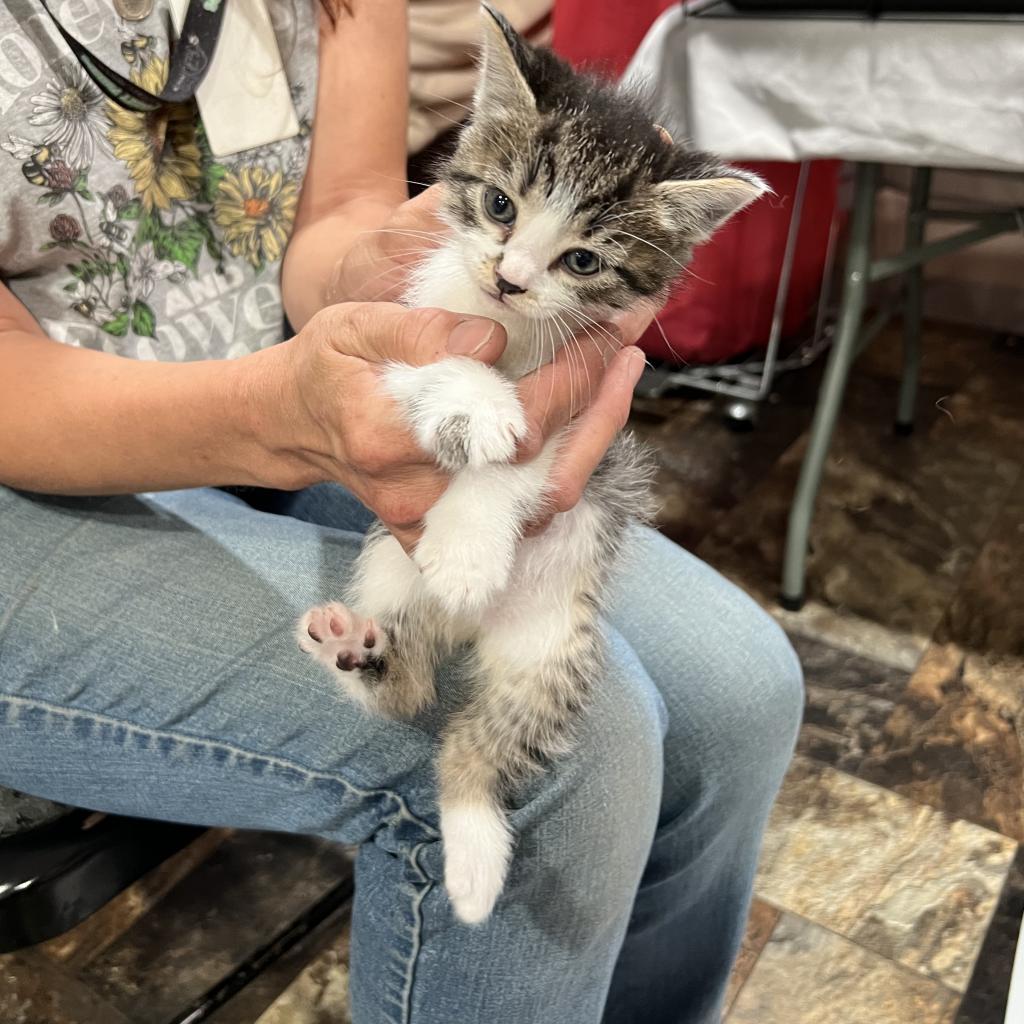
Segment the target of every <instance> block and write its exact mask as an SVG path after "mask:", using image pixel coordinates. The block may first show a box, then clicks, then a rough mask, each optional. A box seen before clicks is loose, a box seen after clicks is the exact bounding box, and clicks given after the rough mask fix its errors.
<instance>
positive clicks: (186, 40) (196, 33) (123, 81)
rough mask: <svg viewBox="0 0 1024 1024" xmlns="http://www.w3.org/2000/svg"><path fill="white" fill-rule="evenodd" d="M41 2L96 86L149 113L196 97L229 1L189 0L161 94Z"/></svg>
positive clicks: (129, 106) (126, 105)
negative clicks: (85, 41)
mask: <svg viewBox="0 0 1024 1024" xmlns="http://www.w3.org/2000/svg"><path fill="white" fill-rule="evenodd" d="M39 2H40V3H41V4H42V6H43V9H44V10H45V11H46V13H47V14H48V15H49V16H50V18H51V20H52V21H53V23H54V25H55V26H56V27H57V31H58V32H59V33H60V34H61V36H63V38H64V41H65V42H66V43H67V44H68V46H69V47H70V48H71V52H72V53H73V54H74V55H75V57H76V58H77V59H78V63H79V64H81V65H82V68H83V70H84V71H85V73H86V74H87V75H88V76H89V77H90V78H91V79H92V80H93V82H95V83H96V86H97V88H98V89H99V90H100V91H101V92H103V93H104V94H105V95H106V96H107V97H109V98H110V99H112V100H113V101H114V102H115V103H117V104H119V105H120V106H122V107H125V108H127V109H128V110H135V111H138V112H140V113H150V112H151V111H154V110H159V109H160V108H161V107H162V106H164V105H165V104H167V103H184V102H186V101H188V100H190V99H192V97H193V96H195V94H196V89H198V88H199V83H200V82H202V80H203V77H204V76H205V75H206V72H207V70H208V69H209V67H210V61H211V60H212V59H213V51H214V50H215V49H216V47H217V37H218V36H219V35H220V27H221V22H222V21H223V20H224V7H225V5H226V4H227V3H228V0H189V5H188V13H187V14H186V15H185V24H184V25H182V27H181V35H180V37H179V39H178V42H177V43H176V44H175V46H174V49H173V50H172V51H171V59H170V65H169V67H168V71H167V84H166V85H165V86H164V88H163V89H162V90H161V92H160V93H159V94H158V95H154V94H153V93H151V92H149V91H148V90H146V89H143V88H142V87H141V86H139V85H136V84H135V83H134V82H133V81H131V79H129V78H125V77H124V75H119V74H118V73H117V72H116V71H114V70H113V69H111V68H109V67H108V66H107V65H106V64H104V63H103V61H101V60H100V59H99V58H97V57H95V56H93V54H91V53H90V52H89V51H88V50H87V49H86V48H85V47H84V46H83V45H82V44H81V43H80V42H79V41H78V40H77V39H75V37H74V36H72V35H71V34H70V33H69V32H67V31H65V29H64V27H63V26H62V25H61V23H60V22H59V21H58V20H57V17H56V15H55V14H54V13H53V11H51V10H50V6H49V4H48V3H47V0H39Z"/></svg>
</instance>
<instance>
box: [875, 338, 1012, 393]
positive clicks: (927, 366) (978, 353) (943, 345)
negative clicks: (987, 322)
mask: <svg viewBox="0 0 1024 1024" xmlns="http://www.w3.org/2000/svg"><path fill="white" fill-rule="evenodd" d="M994 341H995V334H994V333H993V332H992V331H988V330H985V329H983V328H973V327H965V326H964V325H962V324H952V323H940V322H937V321H925V323H924V326H923V329H922V333H921V383H922V385H924V386H925V387H929V388H938V389H940V390H944V391H946V392H950V391H954V390H956V389H957V388H958V387H960V386H961V385H962V384H963V382H964V381H965V380H966V379H967V378H968V377H970V376H971V375H972V374H976V373H985V372H986V371H987V373H989V374H994V373H998V372H999V371H1002V372H1004V373H1005V372H1006V366H1007V365H1009V360H1012V359H1013V356H1012V354H1011V353H1000V352H999V351H998V350H997V349H996V347H995V345H994ZM857 371H858V372H859V373H862V374H865V375H868V376H871V377H880V378H883V379H885V380H888V381H892V382H895V381H899V380H900V378H901V377H902V376H903V323H902V321H901V320H894V321H893V322H892V323H891V324H890V325H889V326H888V327H887V328H886V329H885V330H884V331H882V333H881V334H879V336H878V337H877V338H876V339H875V340H874V341H873V342H872V343H871V345H870V347H869V348H868V349H867V350H866V351H865V352H864V354H863V355H862V356H861V357H860V358H859V359H858V360H857Z"/></svg>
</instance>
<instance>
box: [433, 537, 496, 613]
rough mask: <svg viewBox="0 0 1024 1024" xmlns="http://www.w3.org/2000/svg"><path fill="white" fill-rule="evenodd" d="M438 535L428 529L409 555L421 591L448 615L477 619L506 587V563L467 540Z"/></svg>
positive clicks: (492, 551)
mask: <svg viewBox="0 0 1024 1024" xmlns="http://www.w3.org/2000/svg"><path fill="white" fill-rule="evenodd" d="M438 532H439V531H434V530H431V529H430V528H429V527H428V529H427V530H426V532H425V533H424V534H423V537H422V538H421V540H420V542H419V543H418V544H417V545H416V550H415V552H414V553H413V561H414V562H415V563H416V565H417V566H418V568H419V570H420V575H421V576H422V577H423V584H424V587H425V588H426V590H427V593H429V594H430V596H431V597H433V598H434V600H435V601H437V602H438V603H439V604H440V605H441V607H442V608H444V609H445V610H446V611H447V612H448V613H449V614H450V615H456V616H459V615H477V614H479V613H480V612H482V611H483V610H484V609H485V608H486V607H487V606H488V605H489V604H490V603H491V601H492V600H493V599H494V598H495V597H496V596H497V594H499V593H500V592H501V591H502V590H504V589H505V587H506V586H507V584H508V578H509V571H510V568H509V562H508V560H507V559H505V558H502V557H500V555H498V554H496V553H495V551H494V550H493V549H485V548H482V547H481V545H479V544H474V543H473V542H472V539H471V538H469V537H455V538H451V537H446V538H439V537H438V536H437V533H438Z"/></svg>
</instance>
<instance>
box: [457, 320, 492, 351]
mask: <svg viewBox="0 0 1024 1024" xmlns="http://www.w3.org/2000/svg"><path fill="white" fill-rule="evenodd" d="M494 326H495V325H494V321H493V320H482V319H474V320H463V321H461V322H460V323H458V324H456V325H455V328H454V329H453V330H452V333H451V334H449V335H448V351H449V352H451V354H452V355H453V356H475V355H476V354H477V352H479V351H480V349H482V348H483V347H484V345H486V344H487V342H489V341H490V340H491V335H492V334H494Z"/></svg>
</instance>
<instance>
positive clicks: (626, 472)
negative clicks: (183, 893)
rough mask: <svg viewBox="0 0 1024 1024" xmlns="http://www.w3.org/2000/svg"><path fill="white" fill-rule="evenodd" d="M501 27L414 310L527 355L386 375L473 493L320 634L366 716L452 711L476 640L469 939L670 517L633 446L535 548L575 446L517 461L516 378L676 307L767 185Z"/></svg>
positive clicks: (386, 549)
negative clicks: (683, 285) (461, 655)
mask: <svg viewBox="0 0 1024 1024" xmlns="http://www.w3.org/2000/svg"><path fill="white" fill-rule="evenodd" d="M484 10H485V14H484V18H483V21H484V26H485V32H484V34H485V40H484V45H483V61H482V68H481V75H480V82H479V86H478V89H477V92H476V95H475V97H474V112H473V116H472V120H471V123H470V124H469V125H468V126H467V127H466V128H465V129H464V131H463V132H462V134H461V137H460V140H459V143H458V148H457V150H456V152H455V154H454V156H453V157H452V158H451V160H450V162H449V163H448V164H447V166H446V167H445V168H444V169H443V170H442V172H441V180H442V181H444V182H445V183H446V186H447V187H446V193H445V200H444V204H445V205H444V213H443V216H444V218H445V220H446V221H447V223H448V224H449V225H450V227H451V236H450V240H449V241H448V242H447V244H445V245H443V246H441V247H440V248H439V249H436V250H435V251H433V252H432V253H431V254H430V255H429V256H428V257H427V258H426V259H425V260H424V261H423V263H422V264H421V265H420V266H419V267H418V268H417V270H416V272H415V279H414V281H413V284H412V287H411V291H410V293H409V295H408V297H407V301H408V304H409V305H411V306H441V307H445V308H447V309H450V310H454V311H456V312H461V313H471V314H479V315H482V316H486V317H490V318H492V319H494V320H497V321H499V322H500V323H502V324H503V325H504V327H505V329H506V330H507V332H508V346H507V348H506V350H505V353H504V355H503V357H502V359H501V360H500V361H499V363H498V364H497V367H496V368H495V369H491V368H489V367H487V366H484V365H482V364H480V363H477V362H474V361H473V360H471V359H459V358H452V359H446V360H443V361H442V362H439V363H435V364H433V365H431V366H423V367H410V366H404V365H393V366H391V367H390V368H389V369H388V370H387V371H386V373H385V375H384V376H385V383H386V386H387V388H388V389H389V390H390V392H391V394H392V395H394V396H395V398H396V399H397V400H398V403H399V405H400V406H401V407H402V408H403V410H404V412H405V415H406V417H407V419H408V422H409V424H410V426H411V428H412V429H413V431H414V433H415V436H416V437H417V439H418V441H419V443H420V444H421V445H422V446H423V448H424V449H425V450H426V451H427V452H429V453H430V454H432V455H433V456H434V458H435V459H436V460H437V463H438V464H439V465H440V466H441V467H443V468H444V469H446V470H448V471H449V472H451V473H452V474H453V476H452V481H451V485H450V486H449V488H448V490H447V491H446V493H445V494H444V496H443V497H442V498H441V499H440V501H438V503H437V504H436V505H435V506H434V507H433V508H432V509H431V510H430V512H429V513H428V514H427V516H426V521H425V526H424V532H423V537H422V539H421V540H420V542H419V544H418V546H417V548H416V551H415V553H414V555H413V556H412V558H409V557H408V556H407V555H406V554H405V552H404V551H403V550H402V548H401V547H400V546H399V544H398V542H397V541H396V540H395V539H394V538H393V537H392V536H391V535H390V534H389V533H387V531H386V530H385V529H384V528H383V527H382V526H380V525H377V526H376V527H375V528H373V529H372V530H371V531H370V533H369V535H368V536H367V539H366V544H365V547H364V549H363V551H362V553H361V554H360V557H359V562H358V566H357V572H356V574H355V579H354V582H353V584H352V586H351V590H350V593H349V595H348V602H349V603H348V606H344V605H339V604H330V605H326V606H324V607H322V608H315V609H312V610H311V611H310V612H308V613H307V614H306V615H305V616H304V617H303V618H302V620H301V621H300V623H299V626H298V630H297V636H298V641H299V644H300V646H301V647H302V649H303V650H305V651H307V652H308V653H309V654H311V655H312V656H313V657H315V658H316V659H317V660H318V661H320V662H322V663H323V664H324V665H325V666H327V668H328V669H330V670H331V671H332V672H333V673H334V674H335V675H336V676H337V677H338V678H339V679H340V681H341V683H342V684H343V685H344V687H345V688H346V690H347V692H348V693H349V694H350V695H351V696H352V697H353V698H354V699H355V700H356V701H358V702H359V703H360V704H361V705H363V707H365V708H366V709H367V710H369V711H372V712H376V713H378V714H383V715H388V716H411V715H414V714H416V713H417V712H418V711H420V710H421V709H423V708H424V707H425V706H426V705H428V704H429V703H431V702H432V701H433V700H434V698H435V692H434V673H435V669H436V668H437V665H438V663H439V661H440V660H441V659H442V658H443V657H445V656H446V655H448V654H449V653H450V652H451V651H452V650H453V648H455V647H456V646H457V645H463V644H466V645H468V649H469V654H468V665H469V676H468V678H469V686H470V688H471V689H470V693H469V695H468V701H467V703H466V705H465V706H464V708H463V709H462V710H460V711H459V712H457V713H456V714H455V715H454V716H453V718H452V719H451V721H450V723H449V724H448V726H447V729H446V731H445V733H444V736H443V739H442V745H441V752H440V763H439V768H438V784H439V794H440V795H439V802H440V812H441V835H442V840H443V843H444V851H445V885H446V888H447V890H448V894H449V897H450V899H451V902H452V905H453V908H454V911H455V913H456V915H457V916H458V917H459V918H460V919H461V920H462V921H465V922H467V923H478V922H481V921H483V920H485V919H486V918H487V916H488V915H489V914H490V912H491V909H492V908H493V906H494V903H495V901H496V900H497V898H498V896H499V894H500V892H501V889H502V886H503V885H504V881H505V875H506V872H507V870H508V864H509V860H510V857H511V854H512V845H513V839H512V834H511V832H510V829H509V826H508V823H507V820H506V816H505V813H504V810H503V799H502V798H503V795H505V794H507V793H508V792H509V789H510V787H512V786H514V785H515V784H516V783H517V782H519V781H520V780H521V779H522V778H523V777H524V776H525V775H526V774H527V773H529V772H530V771H532V770H536V769H537V768H539V767H540V766H541V765H543V764H544V763H545V762H547V761H549V760H550V759H551V758H553V757H555V756H557V755H559V754H561V753H563V752H564V751H566V750H567V749H568V747H569V745H570V743H571V739H572V730H573V724H574V720H575V719H576V718H577V716H578V715H580V714H581V712H582V711H583V709H584V707H585V705H586V702H587V694H588V690H589V688H590V686H591V684H592V681H593V680H594V679H595V678H596V677H597V676H599V674H600V673H601V672H602V659H603V657H604V651H603V643H602V639H601V634H600V626H599V623H598V614H599V609H600V602H601V596H602V592H603V590H604V584H605V580H606V577H607V575H608V573H609V572H610V571H611V569H612V566H613V563H614V561H615V556H616V554H617V553H618V551H619V548H620V546H621V544H622V542H623V537H624V533H625V528H626V525H627V523H628V522H629V520H630V519H631V518H634V517H642V516H643V515H644V514H645V512H646V511H647V508H648V501H649V497H648V482H649V477H650V472H649V468H648V463H647V461H646V459H645V458H644V457H643V455H642V453H641V450H640V448H639V446H638V445H637V444H636V443H635V442H634V441H633V440H632V438H631V437H630V436H628V435H625V434H623V435H620V436H619V438H618V439H617V440H616V442H615V443H614V444H613V445H612V447H611V448H610V449H609V451H608V453H607V455H606V456H605V458H604V460H603V461H602V463H601V465H600V467H599V469H598V470H597V472H596V473H595V474H594V475H593V477H592V478H591V480H590V483H589V485H588V486H587V488H586V492H585V493H584V495H583V498H582V500H581V501H580V502H579V503H578V504H577V505H576V507H575V508H573V509H572V510H571V511H570V512H566V513H564V514H562V515H558V516H556V517H555V519H554V521H553V522H552V524H551V526H550V527H549V528H548V529H547V530H546V531H545V532H544V533H542V534H541V535H539V536H535V537H526V538H524V537H523V527H524V524H527V523H529V522H530V521H531V520H533V519H534V518H536V517H537V516H538V515H539V514H541V513H542V512H543V510H544V507H545V481H546V479H547V476H548V472H549V470H550V468H551V465H552V462H553V460H554V458H555V456H556V454H557V452H558V449H559V445H560V443H561V440H562V435H558V436H554V437H552V438H551V439H550V440H549V441H548V442H547V444H546V446H545V448H544V449H543V451H542V452H541V454H540V455H538V456H537V457H536V458H535V459H533V460H532V461H530V462H528V463H524V464H521V465H514V464H511V462H510V460H511V459H512V458H513V457H514V454H515V449H516V443H517V439H519V438H521V437H522V436H523V433H524V430H525V423H524V418H523V411H522V408H521V406H520V404H519V401H518V399H517V396H516V391H515V387H514V381H515V380H516V379H517V378H519V377H521V376H522V375H523V374H525V373H527V372H529V371H531V370H533V369H536V368H537V366H538V365H540V364H542V363H544V362H547V361H550V360H551V359H552V358H554V356H555V353H556V351H557V350H558V348H560V347H561V346H562V345H563V344H564V343H565V342H566V341H567V339H568V337H569V335H570V333H571V332H572V331H582V332H584V333H585V332H587V331H589V332H591V333H592V334H593V335H594V336H595V337H597V338H600V337H601V333H600V332H601V328H600V327H598V326H597V325H598V323H599V322H600V321H607V320H608V319H609V318H612V317H614V316H615V314H616V313H618V312H621V311H624V310H629V309H633V308H636V307H638V306H644V305H646V306H649V307H650V308H651V309H652V311H653V310H654V309H656V308H657V307H658V306H660V304H661V303H662V301H663V300H664V297H665V295H666V293H667V291H668V288H669V286H670V285H671V283H672V281H673V279H674V278H675V276H676V275H677V274H678V272H679V271H680V269H681V268H682V266H683V265H684V264H685V262H686V261H687V260H688V258H689V256H690V254H691V252H692V250H693V248H694V246H695V245H696V244H698V243H699V242H701V241H703V240H704V239H706V238H707V237H708V236H709V235H710V234H711V232H712V231H713V230H714V228H715V227H717V226H718V225H719V224H720V223H722V222H723V221H724V220H725V219H726V218H727V217H729V216H730V215H731V214H732V213H734V212H735V211H736V210H738V209H740V208H741V207H743V206H744V205H746V204H747V203H749V202H750V201H751V200H753V199H755V198H756V197H757V196H758V195H760V194H761V192H762V191H763V190H764V186H763V184H762V183H761V182H760V181H759V180H758V179H757V178H755V177H754V176H753V175H751V174H749V173H747V172H744V171H739V170H735V169H733V168H730V167H726V166H723V165H722V164H721V163H719V162H718V161H717V160H715V159H714V158H713V157H710V156H708V155H706V154H702V153H695V152H692V151H689V150H687V149H686V148H684V147H683V146H679V145H673V144H672V143H671V140H669V139H668V137H667V134H666V133H665V132H664V130H663V129H659V128H658V127H657V126H655V125H654V124H653V122H652V118H651V113H650V111H649V110H647V109H646V108H645V106H644V105H643V103H642V102H640V101H639V100H638V99H636V98H635V97H632V96H630V95H627V94H625V93H624V92H622V91H619V90H617V89H616V88H615V87H613V86H611V85H609V84H606V83H602V82H598V81H596V80H593V79H590V78H587V77H584V76H582V75H579V74H576V73H575V72H574V71H572V70H571V69H570V68H569V67H568V66H567V65H566V64H564V63H563V62H562V61H561V60H559V59H558V58H557V57H555V56H554V55H553V54H552V53H550V52H549V51H546V50H538V49H534V48H532V47H530V46H529V45H528V44H527V43H525V42H524V41H523V40H522V39H521V38H520V37H519V36H518V35H517V34H516V33H515V31H514V30H513V29H512V27H511V26H510V25H509V24H508V22H507V21H506V20H505V19H504V18H503V17H502V16H501V15H500V14H498V13H496V12H495V11H493V10H491V9H490V8H489V7H485V8H484Z"/></svg>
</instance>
